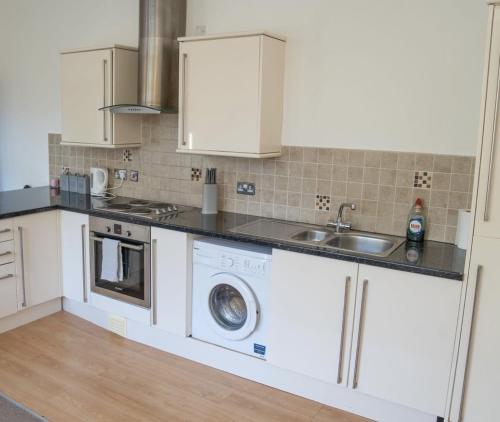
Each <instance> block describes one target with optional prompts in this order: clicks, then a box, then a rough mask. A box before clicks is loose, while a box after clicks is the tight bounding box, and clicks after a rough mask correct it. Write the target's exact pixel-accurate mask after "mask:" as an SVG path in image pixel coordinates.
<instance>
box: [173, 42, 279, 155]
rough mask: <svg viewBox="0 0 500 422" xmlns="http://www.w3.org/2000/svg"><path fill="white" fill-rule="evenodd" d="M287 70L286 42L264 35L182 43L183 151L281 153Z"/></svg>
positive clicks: (249, 153) (181, 139) (180, 125)
mask: <svg viewBox="0 0 500 422" xmlns="http://www.w3.org/2000/svg"><path fill="white" fill-rule="evenodd" d="M283 68H284V42H283V41H280V40H277V39H274V38H271V37H267V36H264V35H255V36H244V37H233V38H230V37H225V38H220V39H213V38H210V39H201V40H200V39H195V40H189V39H188V40H185V41H182V42H181V44H180V75H181V80H180V104H179V108H180V112H179V151H180V152H198V153H200V152H204V153H207V154H218V155H235V156H248V157H252V156H255V157H259V156H266V154H268V156H276V155H279V153H280V150H281V147H280V145H281V122H282V104H283ZM269 154H270V155H269Z"/></svg>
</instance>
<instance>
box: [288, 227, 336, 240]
mask: <svg viewBox="0 0 500 422" xmlns="http://www.w3.org/2000/svg"><path fill="white" fill-rule="evenodd" d="M331 235H332V232H329V231H321V230H305V231H301V232H300V233H297V234H295V235H293V236H292V239H293V240H299V241H301V242H322V241H323V240H325V239H326V238H327V237H328V236H331Z"/></svg>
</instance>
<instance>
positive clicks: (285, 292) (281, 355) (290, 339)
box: [267, 249, 358, 386]
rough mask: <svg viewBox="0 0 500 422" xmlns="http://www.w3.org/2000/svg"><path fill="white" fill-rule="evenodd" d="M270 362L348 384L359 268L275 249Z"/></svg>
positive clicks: (332, 381)
mask: <svg viewBox="0 0 500 422" xmlns="http://www.w3.org/2000/svg"><path fill="white" fill-rule="evenodd" d="M272 267H273V275H272V285H271V299H270V306H269V313H270V315H269V337H268V338H269V355H268V359H267V360H268V362H269V363H271V364H272V365H275V366H278V367H280V368H285V369H290V370H292V371H296V372H300V373H302V374H305V375H309V376H311V377H313V378H317V379H320V380H323V381H327V382H330V383H334V384H339V385H344V386H345V385H347V374H348V370H349V351H350V347H349V345H350V343H351V334H352V317H351V316H352V314H353V311H354V300H355V292H356V290H355V289H356V276H357V271H358V268H357V267H358V265H357V264H355V263H352V262H344V261H336V260H333V259H325V258H320V257H316V256H311V255H305V254H300V253H294V252H287V251H282V250H277V249H274V250H273V262H272Z"/></svg>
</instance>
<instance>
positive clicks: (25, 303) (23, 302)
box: [17, 226, 28, 308]
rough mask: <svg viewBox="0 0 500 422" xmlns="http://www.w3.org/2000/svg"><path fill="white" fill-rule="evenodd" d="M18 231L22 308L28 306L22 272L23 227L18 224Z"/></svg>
mask: <svg viewBox="0 0 500 422" xmlns="http://www.w3.org/2000/svg"><path fill="white" fill-rule="evenodd" d="M17 230H18V231H19V250H20V252H21V253H20V254H19V256H20V258H21V284H22V287H23V301H22V303H21V306H22V307H23V308H26V306H28V304H27V302H26V279H25V274H24V236H23V228H22V227H21V226H19V227H18V228H17Z"/></svg>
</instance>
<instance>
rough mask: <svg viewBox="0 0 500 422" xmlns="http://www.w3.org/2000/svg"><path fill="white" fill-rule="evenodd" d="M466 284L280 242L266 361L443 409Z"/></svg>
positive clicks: (432, 410)
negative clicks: (294, 248) (282, 245)
mask: <svg viewBox="0 0 500 422" xmlns="http://www.w3.org/2000/svg"><path fill="white" fill-rule="evenodd" d="M461 288H462V283H461V282H459V281H456V280H449V279H442V278H437V277H429V276H425V275H420V274H412V273H408V272H402V271H395V270H389V269H385V268H379V267H373V266H368V265H358V264H356V263H350V262H344V261H338V260H334V259H330V258H320V257H315V256H310V255H304V254H297V253H293V252H287V251H281V250H273V277H272V288H271V292H272V293H271V306H270V313H271V315H270V318H269V324H270V333H269V358H268V361H269V363H271V364H273V365H275V366H278V367H281V368H285V369H289V370H292V371H296V372H299V373H301V374H305V375H308V376H310V377H313V378H315V379H319V380H322V381H326V382H328V383H332V384H337V385H342V386H346V387H348V388H349V389H351V390H352V391H356V392H360V393H365V394H369V395H371V396H373V397H375V398H379V399H383V400H387V401H390V402H393V403H397V404H399V405H403V406H407V407H410V408H413V409H417V410H419V411H421V412H425V413H427V414H430V415H436V416H444V415H445V408H446V403H447V399H448V385H449V382H450V375H451V367H452V360H453V351H454V344H455V338H456V331H457V318H458V313H459V301H460V293H461Z"/></svg>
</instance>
